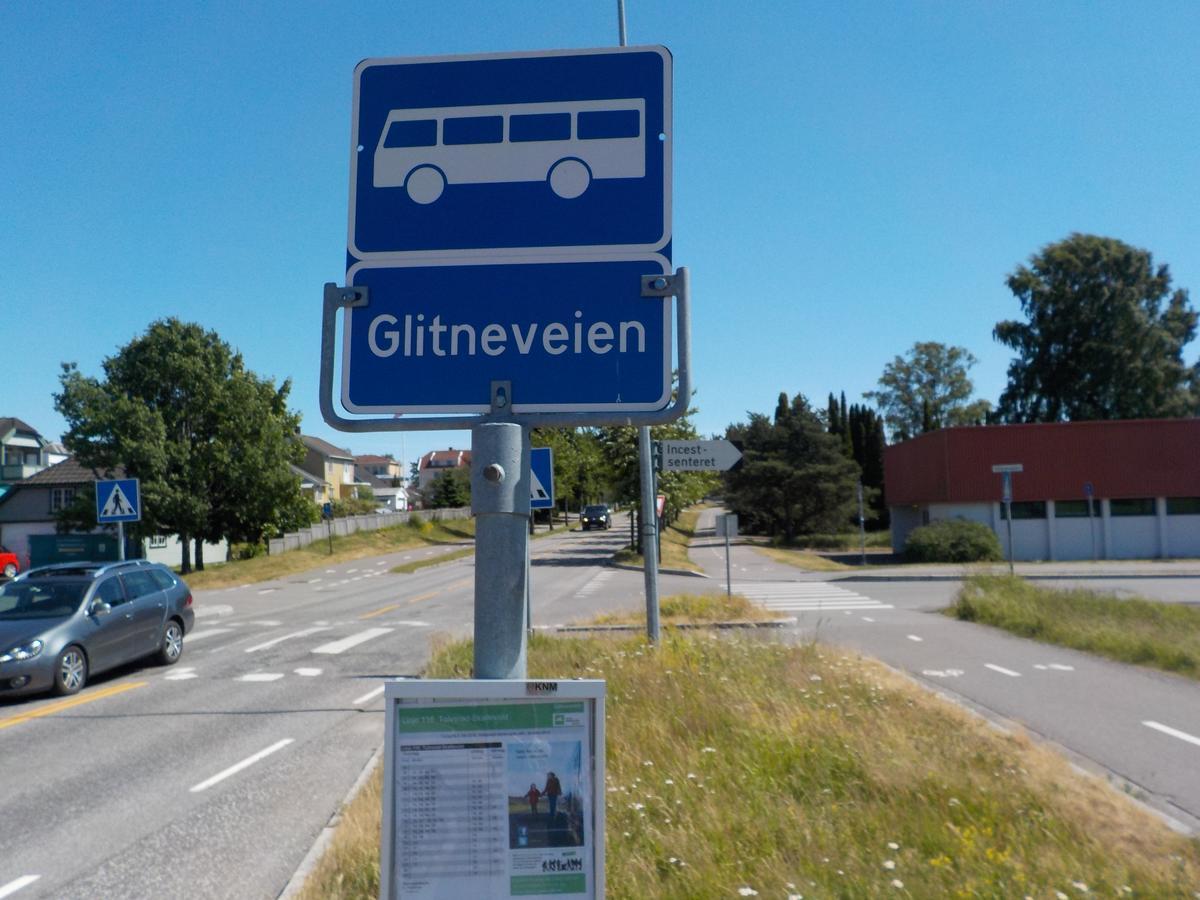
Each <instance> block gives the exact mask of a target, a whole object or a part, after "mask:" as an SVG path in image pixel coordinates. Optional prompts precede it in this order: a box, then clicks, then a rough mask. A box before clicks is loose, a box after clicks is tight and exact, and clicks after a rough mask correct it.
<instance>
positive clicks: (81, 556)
mask: <svg viewBox="0 0 1200 900" xmlns="http://www.w3.org/2000/svg"><path fill="white" fill-rule="evenodd" d="M119 556H120V554H119V552H118V549H117V537H116V535H113V534H31V535H30V536H29V564H30V566H31V567H33V566H45V565H49V564H50V563H63V562H108V561H110V560H116V559H118V558H119Z"/></svg>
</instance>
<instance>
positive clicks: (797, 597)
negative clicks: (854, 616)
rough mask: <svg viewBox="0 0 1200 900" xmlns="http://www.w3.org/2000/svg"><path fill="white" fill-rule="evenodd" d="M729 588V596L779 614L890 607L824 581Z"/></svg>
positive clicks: (770, 583) (738, 584)
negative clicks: (730, 591) (740, 596)
mask: <svg viewBox="0 0 1200 900" xmlns="http://www.w3.org/2000/svg"><path fill="white" fill-rule="evenodd" d="M732 588H733V593H735V594H741V595H742V596H743V597H746V598H747V599H749V600H753V601H754V602H755V603H758V604H759V605H760V606H765V607H766V608H767V609H770V610H778V611H780V612H836V611H842V610H845V611H853V610H859V609H862V610H867V609H869V610H876V609H893V606H892V605H891V604H890V603H880V602H879V601H878V600H872V599H871V598H870V597H864V596H863V595H862V594H856V593H854V591H850V590H847V589H846V588H843V587H838V586H837V585H836V584H833V583H831V582H828V581H748V582H742V583H738V582H736V581H735V582H734V583H733V585H732Z"/></svg>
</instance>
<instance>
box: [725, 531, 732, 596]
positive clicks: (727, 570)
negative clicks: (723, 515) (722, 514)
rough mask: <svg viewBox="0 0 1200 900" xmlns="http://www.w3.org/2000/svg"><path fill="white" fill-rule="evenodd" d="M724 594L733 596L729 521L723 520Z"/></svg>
mask: <svg viewBox="0 0 1200 900" xmlns="http://www.w3.org/2000/svg"><path fill="white" fill-rule="evenodd" d="M725 596H726V597H732V596H733V575H732V573H731V572H730V567H729V522H728V520H726V522H725Z"/></svg>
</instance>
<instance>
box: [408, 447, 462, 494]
mask: <svg viewBox="0 0 1200 900" xmlns="http://www.w3.org/2000/svg"><path fill="white" fill-rule="evenodd" d="M454 469H462V470H464V471H465V472H467V473H468V474H469V473H470V471H471V451H470V450H455V449H454V448H453V447H451V448H449V449H448V450H430V451H429V452H428V453H426V454H425V455H424V456H422V457H421V460H420V462H419V463H418V464H417V489H418V490H421V491H423V490H425V489H426V488H427V487H429V486H430V485H431V484H433V482H434V479H436V478H437V477H438V476H439V475H441V474H442V473H443V472H450V471H453V470H454Z"/></svg>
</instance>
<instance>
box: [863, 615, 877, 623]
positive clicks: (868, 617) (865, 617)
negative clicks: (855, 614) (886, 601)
mask: <svg viewBox="0 0 1200 900" xmlns="http://www.w3.org/2000/svg"><path fill="white" fill-rule="evenodd" d="M862 620H863V621H864V622H874V621H875V620H874V619H872V618H871V617H870V616H863V617H862Z"/></svg>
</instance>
